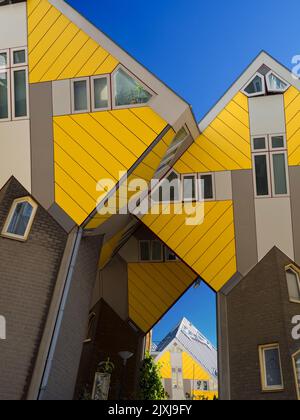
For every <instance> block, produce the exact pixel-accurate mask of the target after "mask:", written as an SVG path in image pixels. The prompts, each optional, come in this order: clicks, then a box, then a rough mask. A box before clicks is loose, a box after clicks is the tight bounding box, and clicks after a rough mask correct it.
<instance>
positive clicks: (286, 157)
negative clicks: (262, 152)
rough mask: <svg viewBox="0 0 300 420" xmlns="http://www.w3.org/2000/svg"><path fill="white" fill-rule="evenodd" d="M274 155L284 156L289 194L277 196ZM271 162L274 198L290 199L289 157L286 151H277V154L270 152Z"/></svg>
mask: <svg viewBox="0 0 300 420" xmlns="http://www.w3.org/2000/svg"><path fill="white" fill-rule="evenodd" d="M274 155H284V159H285V172H286V187H287V193H286V194H275V176H274V162H273V156H274ZM270 160H271V162H270V168H271V183H272V197H274V198H277V197H278V198H280V197H289V195H290V182H289V166H288V156H287V152H286V150H284V149H282V150H279V149H277V151H276V152H270Z"/></svg>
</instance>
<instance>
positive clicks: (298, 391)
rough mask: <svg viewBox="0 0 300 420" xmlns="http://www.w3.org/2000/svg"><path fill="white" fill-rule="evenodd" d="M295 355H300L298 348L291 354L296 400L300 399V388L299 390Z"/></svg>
mask: <svg viewBox="0 0 300 420" xmlns="http://www.w3.org/2000/svg"><path fill="white" fill-rule="evenodd" d="M297 357H300V350H298V351H297V352H296V353H295V354H293V355H292V361H293V369H294V374H295V381H296V390H297V395H298V400H300V390H299V383H298V376H297V366H296V358H297Z"/></svg>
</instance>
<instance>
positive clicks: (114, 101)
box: [111, 64, 157, 109]
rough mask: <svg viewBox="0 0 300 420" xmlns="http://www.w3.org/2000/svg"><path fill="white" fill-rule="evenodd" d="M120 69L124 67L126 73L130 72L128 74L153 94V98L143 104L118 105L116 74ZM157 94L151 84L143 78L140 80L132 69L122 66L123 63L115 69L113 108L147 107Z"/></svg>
mask: <svg viewBox="0 0 300 420" xmlns="http://www.w3.org/2000/svg"><path fill="white" fill-rule="evenodd" d="M119 69H122V70H123V71H124V72H125V73H127V74H128V76H130V77H132V79H133V80H135V81H136V82H137V83H139V84H140V85H141V86H142V87H143V88H144V89H145V90H146V91H147V92H148V93H150V95H152V98H150V100H149V102H146V103H143V104H129V105H116V92H117V90H116V86H115V75H116V73H117V72H118V70H119ZM156 96H157V93H155V92H154V91H153V90H152V89H151V88H150V87H149V86H147V85H146V84H145V83H144V82H142V80H140V79H139V78H138V77H137V76H135V75H134V74H133V73H131V71H129V70H128V69H127V68H126V67H124V66H122V64H119V65H118V66H117V67H116V68H115V70H114V71H113V73H112V75H111V98H112V101H111V103H112V108H113V109H129V108H143V107H147V106H149V105H150V104H151V102H152V101H153V100H154V99H155V97H156Z"/></svg>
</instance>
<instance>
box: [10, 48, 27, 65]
mask: <svg viewBox="0 0 300 420" xmlns="http://www.w3.org/2000/svg"><path fill="white" fill-rule="evenodd" d="M13 64H14V65H24V64H26V51H25V50H16V51H13Z"/></svg>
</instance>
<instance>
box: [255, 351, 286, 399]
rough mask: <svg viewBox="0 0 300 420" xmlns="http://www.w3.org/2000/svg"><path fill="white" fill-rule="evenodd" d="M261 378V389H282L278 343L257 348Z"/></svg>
mask: <svg viewBox="0 0 300 420" xmlns="http://www.w3.org/2000/svg"><path fill="white" fill-rule="evenodd" d="M259 356H260V366H261V379H262V389H263V391H269V392H270V391H280V390H283V389H284V385H283V377H282V368H281V360H280V349H279V345H278V344H272V345H267V346H261V347H260V348H259Z"/></svg>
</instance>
